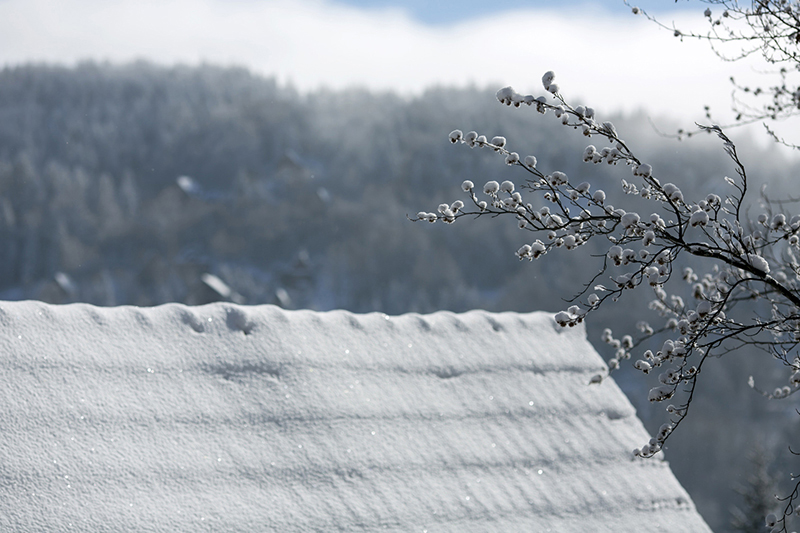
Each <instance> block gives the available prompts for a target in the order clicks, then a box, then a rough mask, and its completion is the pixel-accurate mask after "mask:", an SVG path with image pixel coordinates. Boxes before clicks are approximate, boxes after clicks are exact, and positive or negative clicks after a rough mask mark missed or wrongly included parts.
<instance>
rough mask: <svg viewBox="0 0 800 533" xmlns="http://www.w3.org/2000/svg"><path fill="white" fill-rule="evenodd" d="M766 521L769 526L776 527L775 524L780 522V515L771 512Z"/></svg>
mask: <svg viewBox="0 0 800 533" xmlns="http://www.w3.org/2000/svg"><path fill="white" fill-rule="evenodd" d="M766 522H767V527H775V525H776V524H777V523H778V517H777V516H775V515H774V514H772V513H770V514H768V515H767V518H766Z"/></svg>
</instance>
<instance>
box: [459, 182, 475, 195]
mask: <svg viewBox="0 0 800 533" xmlns="http://www.w3.org/2000/svg"><path fill="white" fill-rule="evenodd" d="M474 188H475V184H474V183H472V182H471V181H470V180H464V182H463V183H461V190H462V191H464V192H469V191H471V190H472V189H474Z"/></svg>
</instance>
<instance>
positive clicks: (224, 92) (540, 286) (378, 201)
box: [0, 63, 800, 529]
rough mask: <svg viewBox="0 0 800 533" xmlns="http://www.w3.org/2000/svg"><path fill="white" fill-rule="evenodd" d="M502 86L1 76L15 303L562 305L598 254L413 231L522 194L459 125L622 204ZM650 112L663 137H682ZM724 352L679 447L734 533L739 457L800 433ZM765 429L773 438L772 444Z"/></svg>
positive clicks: (697, 157)
mask: <svg viewBox="0 0 800 533" xmlns="http://www.w3.org/2000/svg"><path fill="white" fill-rule="evenodd" d="M495 89H496V88H493V89H492V88H486V89H479V88H468V89H450V88H433V89H430V90H428V91H427V92H425V93H424V94H422V95H421V96H419V97H413V98H410V97H400V96H397V95H393V94H388V93H384V94H377V93H370V92H367V91H361V90H349V91H338V92H333V91H318V92H313V93H308V94H300V93H298V92H297V91H295V90H294V89H292V88H291V87H286V86H281V85H278V84H277V83H276V82H275V81H274V80H272V79H269V78H263V77H259V76H256V75H254V74H251V73H249V72H248V71H246V70H244V69H236V68H218V67H212V66H203V67H171V68H164V67H156V66H153V65H151V64H148V63H133V64H127V65H124V66H119V65H115V66H112V65H109V64H99V63H83V64H80V65H79V66H77V67H75V68H66V67H53V66H45V65H29V66H19V67H9V68H5V69H4V70H2V71H0V250H2V254H3V260H2V261H0V299H3V300H24V299H38V300H42V301H45V302H50V303H69V302H88V303H92V304H95V305H100V306H117V305H137V306H153V305H158V304H162V303H167V302H182V303H186V304H190V305H196V304H203V303H208V302H212V301H217V300H228V301H234V302H237V303H245V304H264V303H271V304H277V305H280V306H282V307H285V308H288V309H300V308H308V309H316V310H330V309H347V310H351V311H355V312H370V311H380V312H383V313H387V314H402V313H407V312H421V313H427V312H433V311H436V310H440V309H448V310H453V311H466V310H469V309H473V308H481V309H486V310H490V311H534V310H548V311H558V310H560V309H561V308H562V307H563V305H564V303H563V299H564V298H569V297H570V296H573V295H574V294H575V293H576V292H577V290H578V289H580V286H579V284H580V282H581V281H582V280H587V279H591V277H592V276H593V275H594V273H596V272H597V271H598V262H597V261H598V259H597V258H594V259H593V258H592V257H591V255H592V254H594V255H597V254H601V255H602V254H603V253H604V252H603V250H600V249H597V248H593V246H594V245H587V246H586V247H585V248H586V249H585V250H583V251H582V252H573V253H572V254H570V255H568V256H567V255H566V254H559V253H553V254H551V255H548V257H547V258H545V259H543V260H540V261H536V262H533V263H529V262H527V261H525V262H520V261H518V260H517V259H516V257H515V256H514V251H515V250H517V249H518V247H519V246H520V245H521V244H522V243H524V242H526V241H527V240H528V239H529V237H528V235H527V234H526V233H524V232H520V230H519V229H518V228H517V227H516V225H515V224H514V222H513V220H509V221H508V223H507V224H498V223H493V224H487V223H486V221H484V220H479V221H473V222H470V221H466V220H460V221H458V222H457V223H456V224H455V225H454V227H444V226H443V225H441V224H436V225H429V224H426V223H423V222H416V223H413V222H411V221H410V220H408V218H407V215H408V216H411V217H413V216H414V215H415V214H416V213H417V212H418V211H420V210H434V209H435V207H436V205H438V204H439V203H441V202H452V201H453V200H456V199H466V198H465V197H464V195H463V193H462V192H461V190H460V188H459V185H460V183H461V181H462V180H464V179H471V180H473V181H474V182H475V183H476V184H479V185H482V184H483V183H484V182H485V181H487V180H490V179H494V180H501V181H502V180H505V179H512V180H513V179H516V180H519V181H521V180H522V179H524V175H523V174H522V173H520V172H516V171H519V169H509V168H508V167H506V166H505V165H504V164H503V161H502V159H501V158H500V157H498V156H496V155H495V154H492V153H489V152H487V151H471V150H469V149H465V148H463V147H454V146H452V145H451V144H450V143H449V142H448V139H447V135H448V133H449V132H450V131H451V130H452V129H454V128H461V129H464V130H465V131H466V130H477V131H479V132H481V133H485V134H487V135H505V136H507V137H509V138H511V139H517V140H520V139H524V140H525V143H526V145H525V146H519V147H517V148H518V149H519V150H520V151H521V152H526V153H532V154H535V155H536V157H537V158H538V159H539V161H540V166H542V167H548V168H559V169H562V170H563V171H565V172H567V173H569V174H570V175H571V176H576V181H581V180H582V178H581V177H580V176H582V175H586V177H587V178H588V177H591V178H592V182H593V183H595V184H597V185H598V186H602V188H603V189H605V190H606V191H609V193H610V194H612V195H613V194H614V191H619V186H618V185H619V176H620V174H619V173H618V172H616V173H615V172H612V171H611V170H612V169H609V168H606V167H604V166H591V165H590V166H587V165H585V164H584V163H583V162H582V161H581V159H580V157H579V155H576V154H580V153H581V151H582V149H583V147H584V144H585V141H583V140H581V139H579V138H577V136H575V135H572V132H570V131H568V130H565V129H564V128H563V127H562V126H560V125H558V124H556V123H555V122H554V121H551V120H546V119H543V118H541V117H540V116H538V115H536V114H535V113H532V112H519V111H516V112H514V111H512V110H509V109H507V108H506V107H504V106H501V105H499V104H498V103H497V101H496V100H495V98H494V90H495ZM601 112H602V110H600V109H598V113H601ZM605 118H607V119H611V120H613V121H614V123H615V125H616V127H617V130H618V131H620V132H621V134H622V135H624V136H626V138H628V139H635V140H636V143H637V149H638V150H639V151H640V152H641V153H643V154H647V155H648V162H650V163H652V164H653V166H654V167H656V168H658V170H659V174H660V175H662V176H670V179H672V180H673V181H674V182H675V183H678V184H680V186H681V188H682V189H683V191H684V192H685V193H686V194H687V195H689V196H691V195H693V194H694V193H695V192H698V194H700V193H702V194H707V193H708V192H719V190H721V189H723V187H724V181H723V177H724V176H725V174H726V173H732V172H733V170H732V167H731V163H730V160H729V159H728V158H727V156H726V155H725V153H724V152H723V150H722V149H721V148H720V146H719V145H718V143H716V142H715V141H714V140H712V139H706V138H703V139H691V140H689V141H683V142H682V143H680V144H678V141H675V140H671V139H664V138H661V137H659V136H658V135H657V134H656V133H655V132H654V130H653V128H652V127H651V126H650V125H649V123H648V120H647V117H645V116H643V115H627V116H612V117H605ZM652 118H653V120H654V121H655V122H656V123H658V124H659V127H661V126H662V125H663V127H664V129H668V128H670V127H673V126H675V125H674V124H671V123H669V122H667V121H666V120H663V121H662V120H661V119H660V118H659V117H652ZM660 121H661V122H660ZM739 148H740V152H741V153H743V157H742V158H743V160H744V161H746V162H748V163H749V166H748V171H749V174H750V176H751V179H752V180H753V182H754V185H753V187H755V188H757V187H759V186H760V184H762V183H766V182H768V183H769V184H770V190H771V191H772V192H773V193H778V192H779V191H782V190H788V188H789V187H790V186H791V184H792V181H793V180H796V173H797V169H798V165H797V163H796V162H792V161H789V160H787V159H784V158H782V157H781V156H780V155H779V154H778V153H777V152H776V151H775V150H773V149H772V148H767V149H763V150H762V151H760V152H759V151H758V150H759V149H757V148H756V147H755V145H754V143H752V142H747V140H746V139H745V140H744V142H742V143H741V144H740V147H739ZM678 154H680V155H678ZM619 194H621V193H619ZM609 201H613V197H612V198H610V199H609ZM580 254H583V255H580ZM579 256H580V258H581V259H580V260H576V257H579ZM576 284H577V285H576ZM647 304H648V302H647V301H634V300H633V299H630V301H627V302H626V303H625V305H619V306H615V307H611V308H610V310H609V309H607V310H606V312H605V313H604V314H603V315H602V318H601V319H598V315H593V316H592V320H591V321H590V322H589V323H588V324H587V330H588V333H589V340H590V341H591V342H592V343H593V344H595V345H596V346H598V350H599V351H600V353H601V354H603V348H604V347H603V346H600V345H599V344H600V343H599V342H598V339H599V336H600V332H601V331H602V330H603V328H605V327H609V326H610V325H612V324H616V323H619V322H621V321H628V322H630V321H631V320H634V321H635V320H636V317H638V316H641V315H644V314H646V313H649V312H650V311H648V309H647ZM605 355H607V354H605ZM727 357H729V358H731V359H735V360H736V362H735V364H725V365H715V364H714V363H715V362H714V361H712V362H711V364H712V365H713V366H715V367H716V368H714V370H715V371H714V372H708V376H706V377H705V379H706V382H705V387H704V391H703V395H702V396H700V397H698V398H697V400H696V402H697V403H698V405H697V407H696V408H695V411H694V414H693V416H692V417H690V418H689V419H687V422H686V425H687V426H689V427H686V428H685V431H683V432H681V433H680V434H678V435H676V436H675V437H674V438H673V439H671V441H670V446H669V448H668V449H667V450H666V456H667V458H668V459H669V460H670V462H671V466H672V468H673V470H674V472H675V473H676V475H677V476H678V478H679V479H680V481H681V482H682V483H683V485H684V486H685V487H686V489H687V490H688V491H689V492H690V494H691V495H692V498H693V499H694V501H695V503H696V504H697V507H698V509H699V510H700V512H701V513H702V514H703V515H704V517H705V518H706V520H707V521H708V522H709V524H710V525H711V526H712V527H714V528H715V529H718V528H724V527H725V526H726V524H727V523H728V521H729V511H730V507H731V504H732V503H736V502H738V501H739V498H740V497H739V496H738V495H737V494H736V493H735V491H734V488H735V487H736V486H737V485H738V484H741V483H744V480H745V478H746V477H747V476H748V475H750V474H751V473H752V468H753V465H752V463H751V461H750V460H749V458H748V457H747V454H746V453H743V452H742V450H750V449H755V447H756V442H761V445H763V446H764V447H765V448H766V453H768V454H771V456H772V457H774V461H780V462H782V463H783V464H785V463H786V461H788V460H789V459H788V457H789V456H788V452H787V451H786V449H785V442H793V441H796V439H797V438H798V436H800V432H798V431H796V430H794V429H792V427H793V426H796V424H786V423H785V421H786V420H788V419H791V420H794V418H793V417H796V413H795V412H794V407H795V404H794V403H791V402H790V401H786V402H782V403H768V402H767V400H765V399H764V398H762V397H760V396H758V395H757V394H755V393H752V391H750V390H749V389H747V388H746V387H744V386H743V384H745V383H746V382H747V378H748V376H750V375H755V376H756V377H757V378H758V377H761V378H763V379H764V380H768V379H769V375H768V374H767V375H764V374H763V371H762V373H761V374H759V368H760V367H761V366H762V365H760V364H759V361H762V360H763V358H764V357H767V356H766V355H764V354H761V353H752V352H748V351H747V350H742V351H741V352H740V353H737V354H733V355H729V356H727ZM631 377H632V375H631V373H630V371H627V373H626V371H622V372H621V373H619V374H617V375H616V376H615V379H616V380H617V382H618V383H619V384H620V386H621V387H622V389H623V390H625V391H626V392H627V393H629V397H630V398H631V401H632V402H634V404H635V405H636V407H637V409H638V412H639V416H640V417H641V418H642V419H643V420H644V422H645V424H646V425H648V429H650V430H651V431H652V429H653V425H654V424H655V427H657V425H658V424H659V423H660V418H659V417H658V416H656V415H655V412H656V410H657V409H656V408H652V407H651V406H650V405H647V404H641V403H639V404H637V403H636V402H637V399H640V398H644V397H646V396H647V395H646V393H641V394H631V393H633V392H636V393H639V392H641V391H642V389H643V388H644V387H645V383H643V382H642V380H635V381H634V380H632V379H630V378H631ZM659 409H660V408H659ZM659 412H660V410H659ZM732 413H736V416H733V415H732ZM734 424H735V425H734ZM745 427H747V428H749V429H744V428H745ZM767 427H770V429H769V431H767V430H766V429H764V428H767ZM775 427H781V428H784V429H782V430H781V429H777V430H776V429H774V428H775ZM762 429H764V430H763V431H762ZM782 432H783V433H782ZM764 434H768V435H769V437H770V439H772V440H770V441H768V442H762V441H763V435H764Z"/></svg>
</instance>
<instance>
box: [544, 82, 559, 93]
mask: <svg viewBox="0 0 800 533" xmlns="http://www.w3.org/2000/svg"><path fill="white" fill-rule="evenodd" d="M559 89H560V87H559V86H558V84H557V83H551V84H550V86H549V87H548V88H547V90H548V91H550V92H551V93H553V94H556V93H557V92H558V90H559Z"/></svg>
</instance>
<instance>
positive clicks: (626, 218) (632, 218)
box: [620, 213, 639, 229]
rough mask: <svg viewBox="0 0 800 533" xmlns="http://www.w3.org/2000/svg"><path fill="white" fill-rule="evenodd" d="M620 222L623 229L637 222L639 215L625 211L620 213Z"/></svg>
mask: <svg viewBox="0 0 800 533" xmlns="http://www.w3.org/2000/svg"><path fill="white" fill-rule="evenodd" d="M620 223H621V224H622V227H623V228H625V229H628V228H632V227H634V226H636V225H637V224H638V223H639V215H638V214H636V213H625V214H624V215H622V218H621V219H620Z"/></svg>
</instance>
